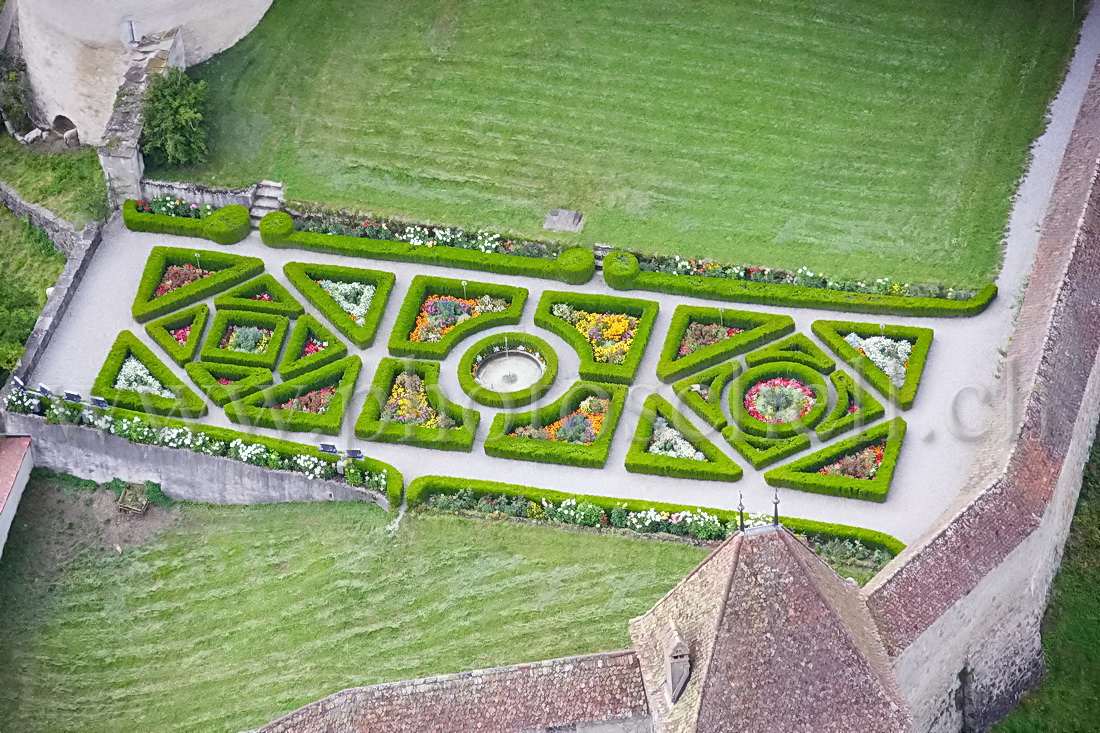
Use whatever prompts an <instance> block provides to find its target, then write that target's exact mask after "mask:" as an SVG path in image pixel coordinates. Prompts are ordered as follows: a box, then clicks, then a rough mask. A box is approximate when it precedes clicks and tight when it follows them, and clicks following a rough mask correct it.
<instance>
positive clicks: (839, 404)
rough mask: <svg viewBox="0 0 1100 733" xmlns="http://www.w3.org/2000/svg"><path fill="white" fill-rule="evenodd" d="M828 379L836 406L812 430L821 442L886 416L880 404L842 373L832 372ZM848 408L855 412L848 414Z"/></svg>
mask: <svg viewBox="0 0 1100 733" xmlns="http://www.w3.org/2000/svg"><path fill="white" fill-rule="evenodd" d="M829 379H830V380H831V381H832V383H833V387H834V388H835V389H836V404H834V405H833V410H832V412H830V413H829V414H828V415H826V416H825V419H824V420H822V421H821V423H820V424H818V426H817V428H816V429H815V430H814V432H815V433H817V437H818V438H820V439H821V440H830V439H832V438H835V437H836V436H838V435H840V434H841V433H844V432H847V431H848V430H850V429H851V428H853V427H860V426H863V425H869V424H870V423H873V422H874V421H875V420H878V419H879V418H880V417H882V416H883V415H885V414H886V408H884V407H883V406H882V403H881V402H879V401H878V400H876V399H875V398H874V396H873V395H872V394H871V393H870V392H868V391H867V390H865V389H864V388H863V387H860V386H859V385H858V384H856V382H855V380H854V379H852V378H851V377H850V376H848V375H847V374H845V373H844V372H833V373H832V374H830V375H829ZM850 407H855V408H856V409H855V411H854V412H848V409H849V408H850Z"/></svg>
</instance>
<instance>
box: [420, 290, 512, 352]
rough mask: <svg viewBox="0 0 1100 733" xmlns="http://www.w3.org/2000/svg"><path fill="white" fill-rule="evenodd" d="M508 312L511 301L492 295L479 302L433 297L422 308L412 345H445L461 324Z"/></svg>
mask: <svg viewBox="0 0 1100 733" xmlns="http://www.w3.org/2000/svg"><path fill="white" fill-rule="evenodd" d="M507 309H508V301H506V300H504V299H503V298H493V297H492V296H489V295H483V296H481V297H480V298H478V299H476V300H473V299H466V298H456V297H455V296H453V295H429V296H428V297H427V298H425V299H424V302H423V304H421V306H420V313H418V314H417V316H416V326H415V327H414V328H413V330H412V333H410V334H409V341H420V342H431V343H434V342H437V341H442V340H443V337H444V336H446V335H447V334H448V333H450V332H451V331H453V330H454V328H455V326H457V325H458V324H460V323H464V322H465V321H468V320H470V319H472V318H477V317H478V316H481V315H484V314H486V313H503V312H504V311H505V310H507Z"/></svg>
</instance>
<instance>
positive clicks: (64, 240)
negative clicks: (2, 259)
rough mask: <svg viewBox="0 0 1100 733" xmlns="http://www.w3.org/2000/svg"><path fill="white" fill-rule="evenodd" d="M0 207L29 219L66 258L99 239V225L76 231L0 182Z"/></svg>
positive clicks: (95, 224) (70, 225)
mask: <svg viewBox="0 0 1100 733" xmlns="http://www.w3.org/2000/svg"><path fill="white" fill-rule="evenodd" d="M0 205H3V206H6V207H7V208H8V209H10V210H11V213H13V214H15V215H16V216H19V217H23V216H27V217H30V220H31V223H32V224H34V225H35V226H36V227H38V228H40V229H42V230H43V231H45V232H46V234H48V235H49V237H50V241H52V242H53V246H54V247H56V248H57V249H58V251H60V252H64V253H65V254H66V255H67V256H69V257H72V256H73V255H75V254H77V253H79V252H83V251H84V250H86V249H87V248H88V246H89V243H90V242H91V241H93V240H96V239H98V238H99V229H100V226H99V224H97V223H95V222H92V223H89V224H86V225H85V226H84V228H83V229H77V228H76V227H74V226H73V225H72V223H71V222H68V221H66V220H65V219H62V218H61V217H60V216H58V215H57V214H55V213H53V212H52V211H50V210H49V209H47V208H46V207H44V206H40V205H39V204H34V203H31V202H29V201H25V200H24V199H23V198H22V197H21V196H20V195H19V194H18V193H17V192H16V190H15V189H14V188H12V187H11V186H9V185H8V184H6V183H3V182H0Z"/></svg>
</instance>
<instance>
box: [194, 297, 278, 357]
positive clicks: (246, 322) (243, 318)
mask: <svg viewBox="0 0 1100 733" xmlns="http://www.w3.org/2000/svg"><path fill="white" fill-rule="evenodd" d="M229 326H256V327H258V328H269V329H271V330H272V334H271V339H270V341H268V344H267V348H266V349H264V351H263V353H261V354H250V353H248V352H245V351H234V350H233V349H222V348H219V344H221V341H222V336H224V335H225V330H226V329H227V328H228V327H229ZM289 328H290V320H289V319H288V318H287V317H286V316H276V315H274V314H271V313H258V312H250V311H217V312H216V313H215V314H214V323H213V325H211V326H210V333H208V334H207V335H206V343H204V344H203V345H202V351H201V352H199V360H200V361H211V362H217V363H219V364H237V365H239V366H258V367H264V368H265V369H274V368H275V362H276V361H277V360H278V358H279V350H280V348H282V345H283V339H285V338H286V332H287V330H289Z"/></svg>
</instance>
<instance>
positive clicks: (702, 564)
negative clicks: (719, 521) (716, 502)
mask: <svg viewBox="0 0 1100 733" xmlns="http://www.w3.org/2000/svg"><path fill="white" fill-rule="evenodd" d="M741 536H742V535H741V532H734V533H733V534H732V535H730V536H729V537H727V538H726V539H724V540H723V541H722V542H721V543H720V544H719V545H718V546H717V547H715V548H714V550H712V551H711V553H710V554H709V555H707V556H706V557H704V558H703V559H702V560H701V561H700V562H699V564H698V565H696V566H695V567H694V568H692V569H691V572H690V573H688V574H687V575H685V576H684V577H683V578H681V579H680V582H678V583H677V584H676V585H674V586H672V588H671V590H669V592H668V593H665V594H664V595H663V596H661V597H660V598H658V599H657V600H656V601H655V602H654V603H653V605H651V606H650V607H649V608H648V609H647V610H646V612H645V613H643V614H641V615H640V616H635V617H634V618H632V619H630V622H629V623H634V622H635V621H637V620H639V619H643V618H646V617H647V616H649V615H650V614H651V613H653V611H654V610H656V609H657V607H658V606H660V605H661V603H662V602H663V601H664V600H665V599H667V598H668V597H669V596H671V595H672V594H673V593H675V592H676V591H678V590H679V589H680V588H681V586H683V585H685V584H686V583H687V582H688V581H689V580H691V579H692V578H693V577H695V575H696V574H697V573H698V572H699V571H700V570H702V569H703V568H704V567H706V565H707V564H708V563H709V562H710V561H711V560H713V559H714V558H715V556H716V555H718V553H720V552H721V551H722V550H724V549H725V548H726V545H729V544H731V543H734V541H737V542H740V539H741ZM735 557H736V555H735Z"/></svg>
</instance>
